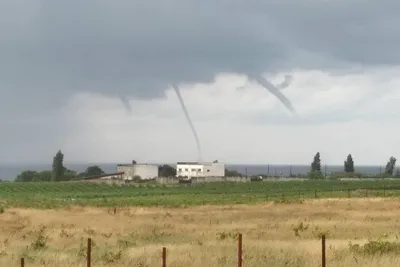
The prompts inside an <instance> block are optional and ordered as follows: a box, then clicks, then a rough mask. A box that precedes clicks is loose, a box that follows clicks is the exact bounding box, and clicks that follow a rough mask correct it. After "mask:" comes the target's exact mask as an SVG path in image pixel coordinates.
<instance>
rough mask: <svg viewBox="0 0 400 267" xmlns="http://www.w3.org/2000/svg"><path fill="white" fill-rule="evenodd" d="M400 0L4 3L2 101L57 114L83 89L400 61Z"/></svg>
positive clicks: (155, 93)
mask: <svg viewBox="0 0 400 267" xmlns="http://www.w3.org/2000/svg"><path fill="white" fill-rule="evenodd" d="M399 8H400V3H399V2H398V1H394V0H392V1H389V0H382V1H379V2H365V1H360V0H350V1H344V0H338V1H294V0H291V1H254V0H253V1H252V0H250V1H239V0H236V1H226V0H225V1H217V2H215V1H210V0H205V1H183V0H168V1H153V0H146V1H139V0H135V1H123V0H121V1H113V2H110V1H105V0H88V1H32V2H27V1H22V0H5V1H1V3H0V32H1V40H2V41H1V42H0V58H1V63H0V86H1V91H0V99H1V102H2V103H1V104H2V106H3V108H4V107H5V106H6V107H8V108H9V109H16V108H15V107H14V105H12V104H10V103H12V102H13V101H10V99H11V100H15V98H16V96H18V99H19V101H20V103H21V104H23V105H24V106H26V107H30V108H31V109H54V108H56V107H58V106H59V105H60V104H62V103H63V102H65V101H67V100H68V99H69V97H70V96H71V95H73V94H75V93H77V92H96V93H101V94H106V95H109V96H113V97H120V95H126V96H128V97H129V98H146V99H151V98H156V97H162V96H163V95H164V92H165V90H166V89H167V88H168V84H170V83H179V84H182V83H197V82H211V81H212V80H213V79H214V77H215V75H217V74H219V73H238V74H249V73H251V74H254V73H256V74H261V73H264V72H290V71H291V70H293V69H307V68H312V69H326V68H328V69H340V68H341V67H342V66H349V65H350V66H351V65H360V64H363V65H377V64H378V65H379V64H385V65H387V64H389V65H390V64H398V63H399V62H400V52H399V50H398V47H399V45H400V37H399V36H398V35H396V34H394V33H395V32H396V30H395V27H396V25H400V16H399V13H398V12H396V10H399Z"/></svg>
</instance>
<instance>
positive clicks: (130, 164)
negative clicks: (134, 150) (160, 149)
mask: <svg viewBox="0 0 400 267" xmlns="http://www.w3.org/2000/svg"><path fill="white" fill-rule="evenodd" d="M136 165H142V166H143V165H148V166H158V165H157V164H151V163H136V164H132V163H128V164H117V166H124V167H125V166H126V167H131V166H136Z"/></svg>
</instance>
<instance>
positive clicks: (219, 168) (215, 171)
mask: <svg viewBox="0 0 400 267" xmlns="http://www.w3.org/2000/svg"><path fill="white" fill-rule="evenodd" d="M203 166H204V167H203V168H204V176H206V177H223V176H225V164H223V163H204V165H203Z"/></svg>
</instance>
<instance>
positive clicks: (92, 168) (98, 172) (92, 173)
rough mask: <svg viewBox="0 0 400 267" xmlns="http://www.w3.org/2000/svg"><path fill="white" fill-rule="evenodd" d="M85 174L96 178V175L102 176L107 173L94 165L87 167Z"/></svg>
mask: <svg viewBox="0 0 400 267" xmlns="http://www.w3.org/2000/svg"><path fill="white" fill-rule="evenodd" d="M85 173H86V175H87V176H96V175H102V174H104V173H105V172H104V171H103V170H102V169H101V168H100V167H99V166H97V165H94V166H89V167H87V168H86V171H85Z"/></svg>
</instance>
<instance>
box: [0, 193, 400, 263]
mask: <svg viewBox="0 0 400 267" xmlns="http://www.w3.org/2000/svg"><path fill="white" fill-rule="evenodd" d="M399 220H400V201H398V200H396V199H350V200H345V199H332V200H329V199H326V200H310V201H305V202H304V203H284V204H274V203H269V204H265V205H235V206H234V205H232V206H202V207H190V208H175V209H167V208H123V209H122V208H121V209H117V214H116V215H114V214H113V211H112V210H108V209H102V208H80V207H70V208H67V209H61V210H34V209H8V210H6V211H4V213H2V214H0V230H1V231H0V266H8V267H11V266H18V263H19V258H20V257H21V256H23V257H24V258H25V261H26V266H27V267H31V266H32V267H33V266H60V267H61V266H71V267H72V266H85V252H86V240H87V238H88V237H92V239H93V242H94V246H93V266H99V267H100V266H135V267H139V266H140V267H144V266H161V252H162V247H163V246H166V247H167V254H168V255H167V256H168V259H167V262H168V266H171V267H172V266H182V267H187V266H193V267H196V266H201V267H204V266H207V267H212V266H216V267H217V266H218V267H221V266H236V262H237V254H236V251H237V242H236V234H237V233H239V232H240V233H242V234H243V245H244V249H243V251H244V265H245V266H255V267H258V266H275V267H279V266H320V255H321V245H320V243H321V242H320V240H319V237H320V236H321V235H322V234H326V235H327V265H328V266H371V267H372V266H400V249H399V254H396V251H394V252H391V251H389V250H390V249H389V250H387V251H386V250H382V251H383V252H382V253H381V254H376V255H372V254H368V253H366V254H361V253H356V252H351V251H350V250H349V241H351V242H352V243H360V244H362V243H365V242H367V241H368V240H369V239H377V238H385V239H388V240H392V241H396V240H397V235H398V234H400V228H399ZM399 242H400V240H399Z"/></svg>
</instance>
